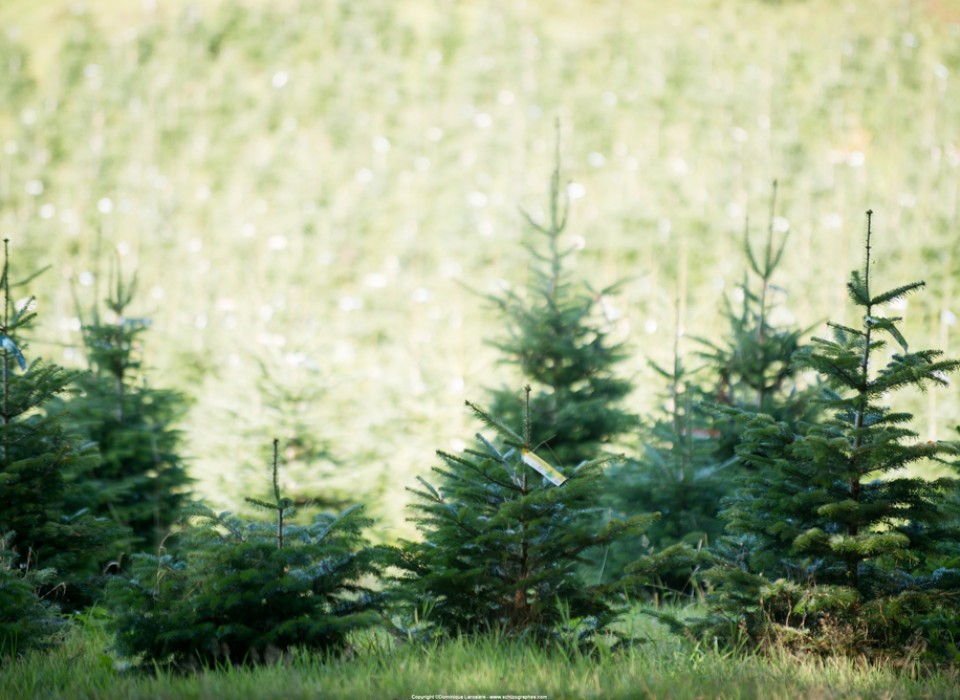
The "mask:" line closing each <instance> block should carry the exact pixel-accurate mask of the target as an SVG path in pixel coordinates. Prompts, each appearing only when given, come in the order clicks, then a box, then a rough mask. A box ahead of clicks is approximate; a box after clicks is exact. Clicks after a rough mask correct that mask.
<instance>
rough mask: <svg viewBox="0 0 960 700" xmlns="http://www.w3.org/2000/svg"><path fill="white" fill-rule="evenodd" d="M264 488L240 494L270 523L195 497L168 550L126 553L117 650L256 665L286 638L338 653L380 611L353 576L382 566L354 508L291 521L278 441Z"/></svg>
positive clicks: (115, 602) (168, 659)
mask: <svg viewBox="0 0 960 700" xmlns="http://www.w3.org/2000/svg"><path fill="white" fill-rule="evenodd" d="M271 485H272V487H273V498H272V499H271V500H261V499H248V500H249V502H250V503H251V504H252V505H254V506H256V507H258V508H260V509H263V510H265V511H267V512H270V513H271V514H272V516H273V518H274V520H273V522H260V521H243V520H241V519H240V518H237V517H234V516H232V515H231V514H230V513H229V512H223V513H220V514H216V513H214V512H213V511H212V510H210V509H209V508H207V507H206V506H203V505H202V504H195V505H194V506H193V507H192V508H191V510H190V512H189V523H188V525H187V526H186V528H185V531H184V532H183V534H182V537H183V539H182V542H181V544H180V547H179V548H178V550H177V552H176V553H175V554H170V553H168V552H166V551H165V550H163V549H161V551H160V553H159V555H153V554H145V553H139V554H134V555H133V557H132V559H133V564H132V571H131V573H130V574H129V575H121V576H116V577H114V578H113V579H112V580H111V581H110V584H109V589H108V590H109V596H108V602H109V605H110V607H111V608H112V609H113V611H114V615H115V617H114V621H113V622H112V623H111V627H112V630H113V631H114V632H115V633H116V635H117V647H118V648H119V650H120V652H121V653H122V654H124V655H126V656H131V657H134V656H139V655H142V658H143V660H144V661H145V662H147V663H159V664H173V665H174V666H177V667H181V668H189V667H191V666H192V665H194V664H197V663H199V664H200V665H202V666H214V665H216V664H218V663H230V664H238V663H246V664H254V663H264V662H269V661H271V660H275V659H277V658H279V657H281V656H282V655H283V654H284V653H285V652H286V651H288V650H289V649H290V648H292V647H294V646H298V647H303V648H306V649H311V650H319V651H330V652H337V651H341V650H343V649H344V648H345V647H346V645H347V643H348V634H349V633H350V632H351V631H352V630H356V629H362V628H365V627H369V626H370V625H372V624H374V623H376V622H377V621H378V620H379V615H378V613H377V609H378V606H379V600H380V597H379V594H376V593H374V592H372V591H370V590H369V589H368V588H367V587H366V586H365V585H364V584H363V583H362V582H361V579H362V578H363V577H368V576H374V575H376V574H378V573H379V571H380V565H379V564H378V558H379V557H380V554H379V552H378V550H375V549H372V548H369V547H366V546H365V544H366V540H365V539H364V536H363V530H364V529H365V528H367V527H369V525H370V524H371V523H370V521H369V520H368V519H367V518H366V517H364V515H363V508H362V506H354V507H351V508H348V509H347V510H345V511H344V512H342V513H340V514H339V515H334V514H331V513H321V514H319V515H317V517H316V518H315V519H314V521H313V522H312V523H310V524H308V525H296V524H293V523H292V522H291V521H292V519H293V516H294V508H293V506H292V502H291V500H290V499H289V498H286V497H284V496H282V495H281V490H280V477H279V456H278V444H277V442H276V441H275V442H274V452H273V471H272V478H271Z"/></svg>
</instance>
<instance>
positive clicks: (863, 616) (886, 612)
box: [704, 212, 960, 653]
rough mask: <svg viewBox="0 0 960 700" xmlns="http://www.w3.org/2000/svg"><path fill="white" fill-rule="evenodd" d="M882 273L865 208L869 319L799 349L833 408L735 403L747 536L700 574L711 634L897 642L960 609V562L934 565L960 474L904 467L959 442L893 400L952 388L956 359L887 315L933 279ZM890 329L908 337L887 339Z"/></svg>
mask: <svg viewBox="0 0 960 700" xmlns="http://www.w3.org/2000/svg"><path fill="white" fill-rule="evenodd" d="M872 273H873V269H872V260H871V230H870V212H868V223H867V238H866V262H865V263H864V266H863V270H862V272H861V271H856V270H855V271H854V272H853V274H852V279H851V281H850V283H849V284H848V285H847V288H848V291H849V293H850V296H851V298H852V300H853V303H854V304H855V305H856V306H857V307H858V308H859V309H860V310H861V311H862V313H863V316H862V323H861V324H860V326H859V327H857V328H854V327H850V326H844V325H841V324H831V327H832V328H833V330H834V338H833V339H832V340H831V339H824V338H815V339H814V340H813V343H812V345H811V346H810V347H809V348H807V349H805V350H803V351H801V352H799V353H798V354H797V356H796V361H797V363H798V364H799V365H800V366H801V367H807V368H810V369H813V370H815V371H816V372H817V373H818V374H819V375H820V377H821V378H822V379H823V382H824V384H825V387H824V389H823V392H822V402H823V406H824V408H825V410H826V411H827V412H828V413H829V415H828V416H827V417H824V418H822V419H820V420H817V421H814V422H812V423H807V424H801V425H799V426H791V425H789V424H788V423H785V422H783V421H779V422H778V421H776V420H774V419H773V417H771V416H770V415H767V414H763V413H755V412H754V413H745V412H740V414H739V418H740V420H741V421H742V422H743V423H745V428H744V432H743V435H742V439H741V442H740V444H739V446H738V447H737V453H738V455H739V457H740V458H741V459H743V460H744V461H745V462H747V463H748V464H749V465H750V466H751V467H752V468H753V470H754V471H753V473H752V474H751V475H750V476H749V477H747V478H746V479H745V481H744V484H743V487H742V488H741V489H740V490H739V491H738V493H737V495H736V497H735V498H733V499H731V502H730V503H729V506H728V508H727V509H726V510H725V511H724V512H723V514H722V517H723V518H724V520H725V521H726V522H727V529H728V530H729V531H730V532H731V536H732V537H733V538H739V539H738V540H734V541H732V542H728V543H727V548H726V551H724V552H719V554H721V555H723V554H725V555H726V556H718V557H717V559H716V560H715V565H714V566H713V567H712V568H711V569H709V570H707V571H706V572H705V574H704V575H705V576H706V578H707V579H708V580H710V581H711V582H712V583H713V584H714V585H715V591H714V593H713V595H712V598H713V600H714V604H715V606H716V608H715V611H716V616H715V617H713V618H712V619H710V620H709V621H708V622H707V623H706V627H707V628H708V629H709V630H710V631H711V632H713V633H718V634H720V635H721V636H725V635H731V634H733V635H736V634H743V635H745V636H746V637H747V638H749V639H752V640H754V641H756V640H764V641H769V640H771V639H776V640H781V639H784V638H785V640H786V641H787V642H788V643H800V644H804V645H811V646H816V647H820V648H822V649H826V650H829V651H834V652H847V653H862V652H863V651H865V650H867V649H870V648H882V649H887V650H892V651H894V652H895V653H900V652H902V650H903V649H904V648H905V647H906V646H907V645H908V644H910V643H911V642H913V643H916V641H917V639H918V638H919V639H921V640H923V641H926V642H929V641H930V637H931V632H932V631H933V629H935V628H936V627H937V626H939V623H940V622H942V621H943V620H945V619H951V618H952V619H955V618H956V616H957V615H958V614H960V607H958V602H957V601H956V598H955V593H956V587H957V583H958V582H960V571H958V570H956V569H944V568H937V569H936V570H934V567H935V566H936V564H937V555H938V554H940V555H943V554H946V553H947V552H949V551H951V550H952V549H953V543H955V542H956V541H957V540H958V537H960V532H958V531H957V521H956V515H955V513H951V512H950V511H949V509H948V508H947V499H946V498H945V493H949V492H950V491H951V490H953V489H955V488H956V482H955V480H953V479H939V480H935V481H928V480H924V479H921V478H917V477H915V476H911V475H910V474H909V472H908V471H905V469H906V468H908V467H909V466H910V465H912V464H915V463H916V462H919V461H921V460H927V459H932V458H937V457H938V456H940V455H949V454H955V453H956V451H957V446H956V445H955V444H954V443H948V442H927V441H920V440H918V439H917V438H918V435H917V433H916V432H914V431H913V430H912V429H911V428H910V423H911V420H912V416H911V415H910V414H909V413H905V412H899V411H894V410H891V409H890V408H889V407H888V406H887V405H886V404H887V403H888V401H889V400H890V397H891V395H892V394H894V393H896V392H897V391H900V390H903V389H907V388H911V387H912V388H918V389H925V388H926V387H927V386H930V385H933V386H938V385H939V386H945V385H946V384H947V374H948V373H950V372H953V371H956V370H957V369H960V362H958V361H956V360H946V359H943V358H942V355H943V353H942V352H941V351H938V350H919V351H917V350H914V351H911V350H909V348H908V344H907V341H906V338H905V337H904V336H903V334H902V333H901V331H900V330H899V328H898V322H899V321H900V319H899V318H896V317H888V316H885V315H884V314H883V307H884V306H885V305H887V304H889V303H890V302H892V301H894V300H896V299H900V298H902V297H904V296H905V295H907V294H909V293H910V292H913V291H915V290H917V289H918V288H920V287H922V286H923V283H922V282H915V283H912V284H907V285H903V286H900V287H896V288H894V289H891V290H889V291H886V292H881V293H876V291H875V290H874V289H872V287H871V283H872V281H873V280H872V276H871V275H872ZM888 339H892V340H894V341H895V342H896V344H897V345H898V346H899V347H898V348H897V349H891V350H889V351H887V350H886V348H887V340H888ZM718 551H719V550H718ZM931 620H937V621H938V622H937V623H934V624H931V622H930V621H931ZM925 621H926V622H925ZM946 648H947V649H948V650H949V649H953V650H954V651H953V652H950V651H948V653H955V647H954V646H953V645H952V644H951V643H950V642H947V647H946ZM937 651H938V652H942V651H944V650H943V649H938V650H937Z"/></svg>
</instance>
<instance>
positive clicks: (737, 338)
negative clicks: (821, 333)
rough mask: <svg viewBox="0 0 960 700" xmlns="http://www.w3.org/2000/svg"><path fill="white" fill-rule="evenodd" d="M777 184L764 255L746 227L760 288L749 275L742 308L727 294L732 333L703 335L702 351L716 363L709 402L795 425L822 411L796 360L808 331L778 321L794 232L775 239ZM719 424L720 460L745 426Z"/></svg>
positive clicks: (746, 246) (707, 392) (707, 391)
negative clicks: (781, 272)
mask: <svg viewBox="0 0 960 700" xmlns="http://www.w3.org/2000/svg"><path fill="white" fill-rule="evenodd" d="M776 200H777V183H776V181H774V183H773V191H772V194H771V197H770V218H769V223H768V226H767V237H766V242H765V245H764V247H763V253H762V255H760V254H758V251H756V250H754V247H753V245H752V244H751V242H750V232H749V222H748V225H747V226H746V228H745V231H744V239H743V240H744V242H743V248H744V253H745V255H746V258H747V262H748V263H749V267H750V272H752V273H753V276H754V278H753V279H755V280H756V288H755V287H754V285H753V280H752V279H751V278H750V277H749V275H745V277H744V281H743V284H742V285H741V286H740V288H739V293H740V294H742V296H743V299H742V301H741V306H740V308H739V309H737V308H735V307H734V305H733V303H731V300H730V298H729V297H724V303H725V306H726V309H725V313H724V315H725V316H726V319H727V323H728V326H727V329H728V330H727V332H726V334H725V336H724V338H723V339H722V340H721V341H720V342H718V343H713V342H710V341H707V340H704V339H702V338H700V339H698V340H699V342H700V343H701V344H703V345H705V346H706V348H707V349H706V350H704V351H702V352H701V353H700V357H701V358H702V359H703V360H705V363H706V365H707V367H709V368H710V372H711V375H712V379H711V380H710V382H708V384H711V386H705V387H704V390H705V395H707V396H708V402H709V403H711V404H716V405H719V406H728V407H734V408H738V409H741V410H744V411H756V412H758V413H765V414H767V415H770V416H772V417H773V418H774V419H776V420H779V421H786V422H787V423H788V424H790V425H794V424H796V423H798V422H800V421H804V420H811V419H813V418H814V417H815V415H816V413H817V411H818V410H819V405H818V404H817V402H816V401H815V400H814V399H815V398H816V396H817V391H818V389H817V386H816V384H815V382H812V381H804V378H803V377H802V376H801V368H800V367H799V366H798V365H797V364H796V363H795V362H793V361H792V358H793V357H794V355H795V354H796V353H797V351H799V350H800V349H801V348H802V347H803V344H802V342H801V339H802V337H803V335H804V334H805V333H806V331H804V330H802V329H798V328H793V327H790V326H780V325H777V324H775V323H774V319H773V316H774V313H773V312H774V310H775V306H776V304H775V298H776V297H777V296H781V297H785V296H786V294H787V292H786V290H785V289H783V288H782V287H779V286H777V285H775V284H773V276H774V273H775V272H776V270H777V267H778V266H779V265H780V262H781V260H782V259H783V254H784V252H785V251H786V249H787V241H788V239H789V231H787V232H784V234H783V236H782V237H781V238H780V241H779V243H777V242H776V240H775V235H774V234H775V233H776V231H775V222H776V220H777V219H776V217H775V216H774V215H775V213H776ZM713 429H714V430H715V431H717V435H716V436H715V437H716V442H717V453H716V459H717V461H718V462H723V461H726V460H728V459H729V458H731V457H733V456H734V453H735V447H736V445H737V443H738V442H739V441H740V430H739V428H738V427H737V426H736V425H735V423H734V422H733V421H730V420H728V419H723V418H722V417H719V419H718V420H716V421H715V425H714V426H713Z"/></svg>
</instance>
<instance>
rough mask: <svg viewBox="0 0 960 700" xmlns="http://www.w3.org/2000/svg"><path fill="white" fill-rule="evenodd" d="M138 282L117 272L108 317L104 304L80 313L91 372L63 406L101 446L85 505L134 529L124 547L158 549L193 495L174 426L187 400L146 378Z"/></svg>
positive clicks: (76, 425) (145, 326) (73, 421)
mask: <svg viewBox="0 0 960 700" xmlns="http://www.w3.org/2000/svg"><path fill="white" fill-rule="evenodd" d="M136 288H137V285H136V277H134V278H133V279H132V280H131V281H130V282H124V280H123V277H122V275H120V274H119V273H117V274H116V279H115V280H111V290H110V295H109V296H108V297H107V299H106V300H105V305H106V308H107V310H108V311H109V314H110V317H109V319H104V318H103V317H102V316H101V313H100V311H99V309H98V308H97V307H94V308H93V310H92V312H91V313H90V316H89V318H88V319H84V318H82V317H81V329H82V333H83V343H84V349H85V351H86V354H87V360H88V362H89V365H90V372H89V373H87V374H84V375H83V376H81V377H79V378H78V380H77V388H78V389H79V390H80V392H79V393H78V394H77V395H75V396H73V397H71V398H70V400H69V401H67V402H65V403H64V408H65V409H66V410H67V412H68V414H69V422H70V425H71V427H72V428H73V429H74V430H76V431H77V432H79V433H81V434H83V435H85V436H86V437H87V438H89V439H90V440H91V441H92V442H94V443H96V444H97V445H98V447H99V450H100V463H99V464H98V465H96V466H95V467H94V468H92V469H91V470H89V471H88V472H87V473H86V474H85V479H86V480H87V481H88V484H87V487H88V488H87V489H85V491H86V493H85V495H84V497H85V499H86V501H85V503H84V505H85V506H86V507H88V508H89V509H90V511H91V512H92V513H93V514H94V515H97V516H102V517H106V518H109V519H111V520H114V521H116V522H117V523H119V524H121V525H123V526H126V527H129V528H130V529H131V531H132V540H131V541H130V542H126V543H119V542H118V543H117V546H118V548H119V549H120V551H124V550H128V549H130V548H132V549H134V550H141V549H148V550H151V551H156V548H157V547H158V546H159V544H160V541H161V540H162V539H163V538H164V536H165V535H166V533H167V531H168V529H169V528H170V526H171V525H172V524H173V522H174V520H176V518H177V517H178V515H179V510H180V508H181V507H182V506H184V505H185V504H186V503H187V499H188V488H189V485H190V483H191V479H190V477H189V475H188V473H187V469H186V466H185V464H184V461H183V458H182V457H181V456H180V432H179V431H178V430H177V429H176V428H175V427H174V426H175V424H176V423H177V421H179V420H180V419H181V418H182V417H183V415H184V414H185V413H186V400H185V398H184V396H183V395H182V394H180V393H178V392H176V391H172V390H170V389H160V388H155V387H151V386H149V385H148V384H147V381H146V373H145V372H144V368H143V366H142V349H143V348H142V343H143V340H142V336H143V334H144V333H145V332H146V330H147V329H148V328H149V326H150V321H149V319H143V318H131V317H130V316H129V315H128V309H129V306H130V304H131V303H132V302H133V300H134V297H135V295H136ZM90 487H92V492H91V488H90Z"/></svg>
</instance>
